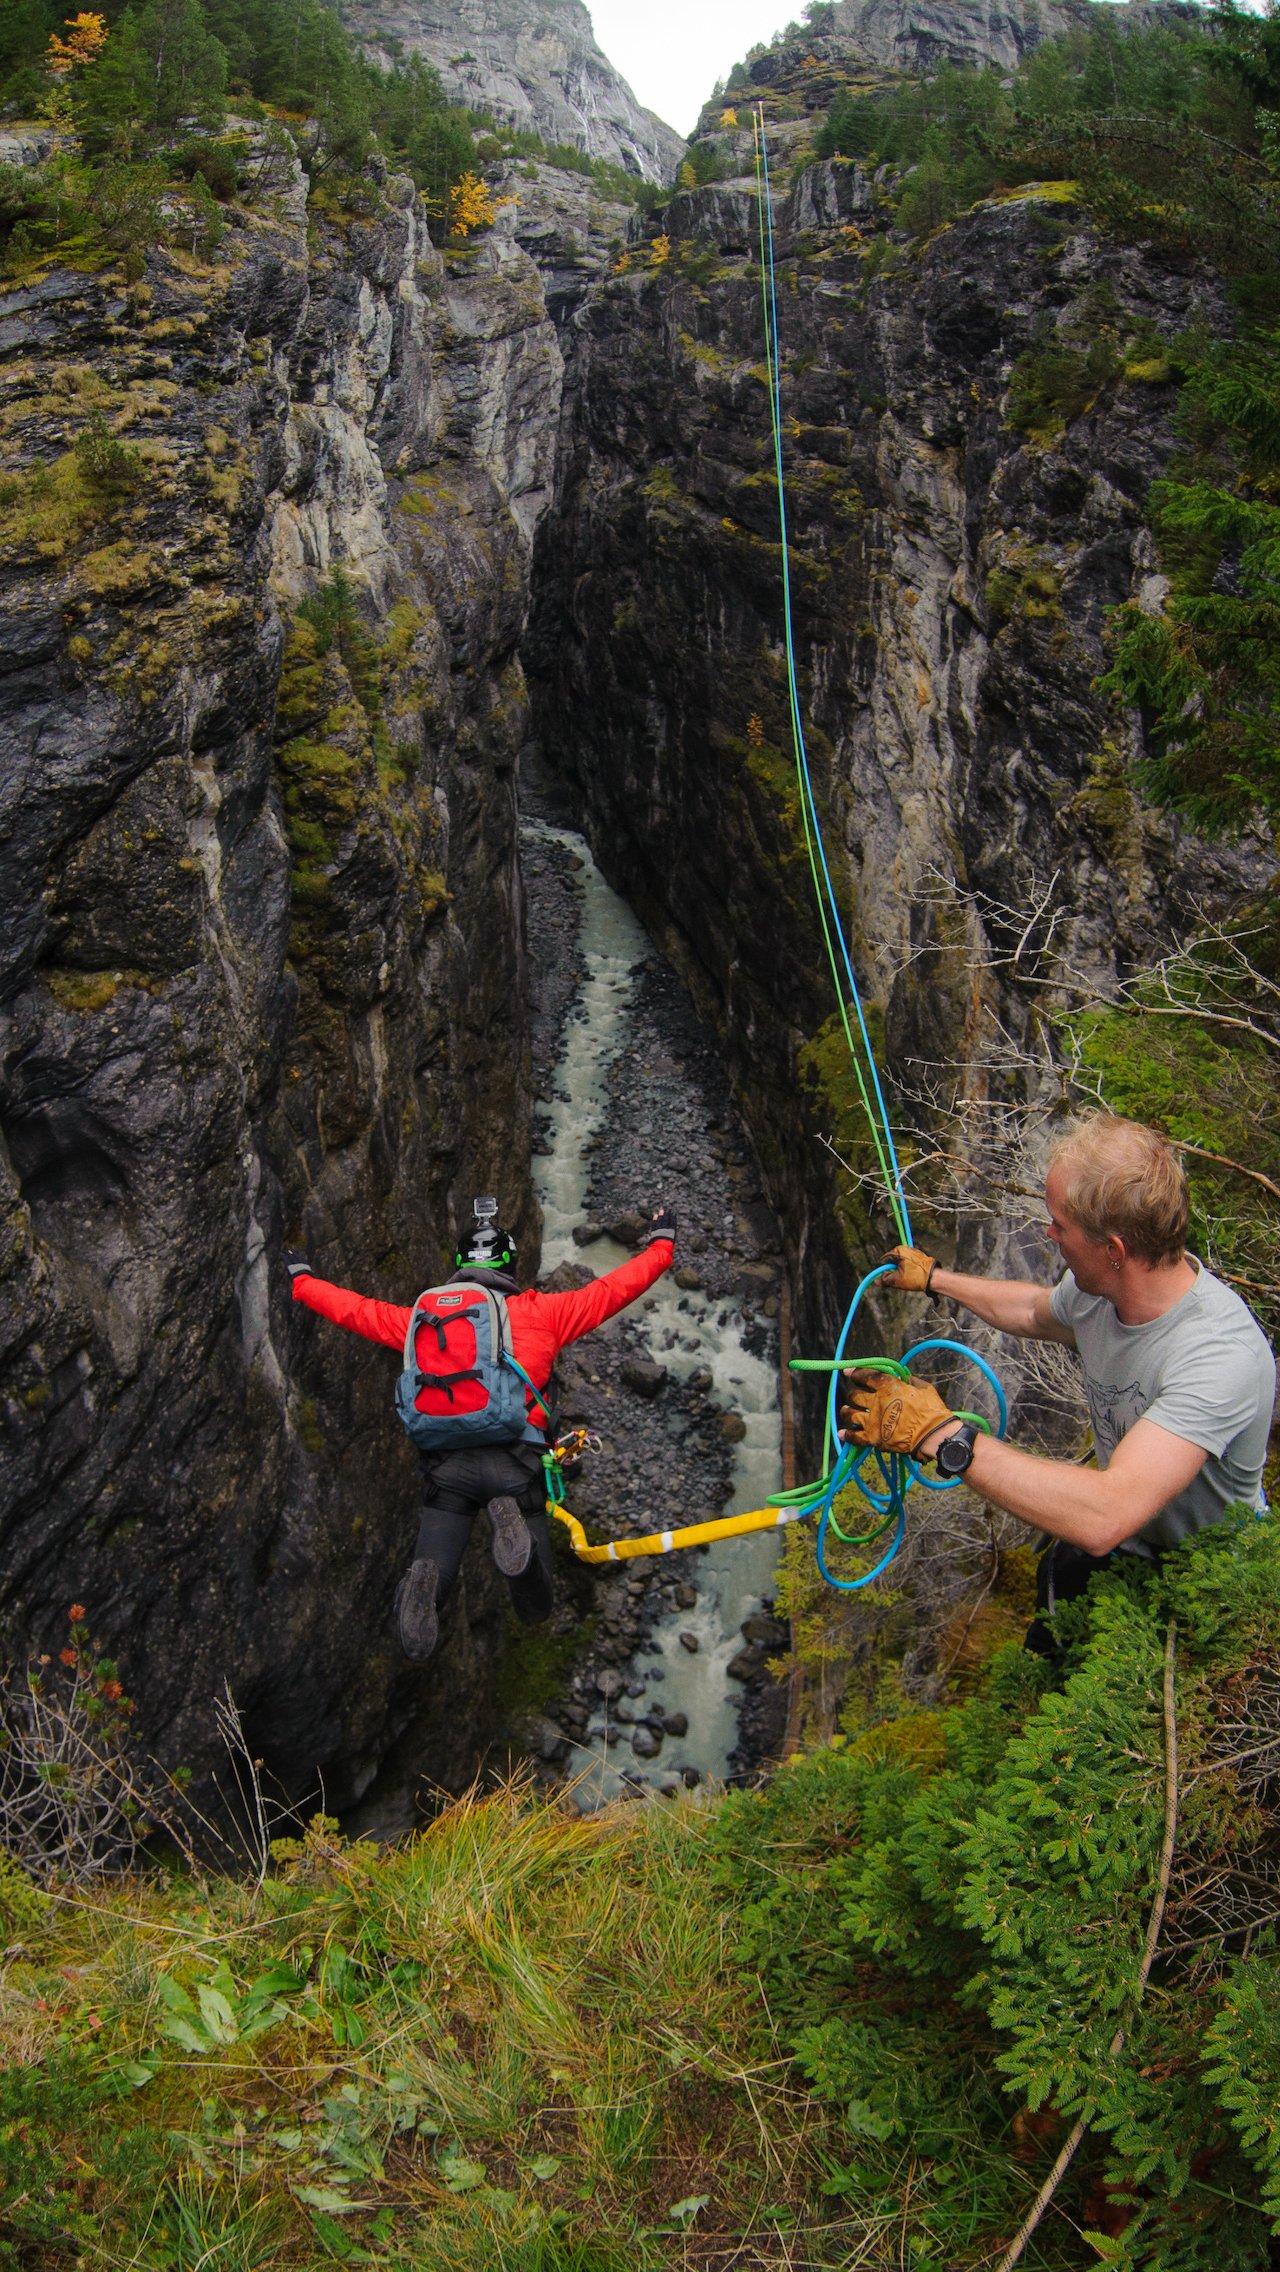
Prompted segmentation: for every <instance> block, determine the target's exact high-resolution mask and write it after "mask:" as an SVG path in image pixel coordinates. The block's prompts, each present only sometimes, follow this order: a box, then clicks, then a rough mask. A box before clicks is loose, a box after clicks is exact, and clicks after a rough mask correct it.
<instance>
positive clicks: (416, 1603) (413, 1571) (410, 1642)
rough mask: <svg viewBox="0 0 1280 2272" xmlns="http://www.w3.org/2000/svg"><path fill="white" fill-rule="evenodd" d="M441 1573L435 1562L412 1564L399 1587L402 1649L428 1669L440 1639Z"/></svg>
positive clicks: (398, 1611)
mask: <svg viewBox="0 0 1280 2272" xmlns="http://www.w3.org/2000/svg"><path fill="white" fill-rule="evenodd" d="M438 1584H439V1573H438V1571H437V1569H436V1566H435V1563H434V1562H424V1561H417V1562H413V1563H411V1564H410V1566H409V1568H408V1569H407V1570H406V1571H405V1574H404V1576H403V1578H402V1579H401V1580H400V1583H399V1585H398V1586H397V1587H396V1602H395V1610H396V1625H397V1627H398V1628H399V1633H400V1646H401V1648H402V1649H403V1650H404V1653H405V1655H406V1657H409V1658H411V1659H412V1661H413V1663H414V1664H415V1665H425V1663H426V1661H427V1659H428V1657H429V1656H431V1654H432V1652H433V1651H434V1649H435V1645H436V1642H437V1641H438V1640H439V1638H440V1619H439V1616H438V1615H437V1612H436V1587H437V1585H438Z"/></svg>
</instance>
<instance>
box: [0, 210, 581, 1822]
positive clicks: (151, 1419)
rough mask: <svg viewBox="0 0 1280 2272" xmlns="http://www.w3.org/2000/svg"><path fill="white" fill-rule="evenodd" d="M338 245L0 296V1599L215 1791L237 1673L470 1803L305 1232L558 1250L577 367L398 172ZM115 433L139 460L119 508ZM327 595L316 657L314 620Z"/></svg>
mask: <svg viewBox="0 0 1280 2272" xmlns="http://www.w3.org/2000/svg"><path fill="white" fill-rule="evenodd" d="M312 232H313V235H312V250H311V253H310V256H309V254H308V244H307V216H306V213H305V210H304V205H303V200H302V195H301V188H300V184H299V182H298V181H297V180H296V179H292V178H285V179H280V180H277V181H276V182H275V183H274V184H273V185H272V186H271V194H270V195H268V196H265V197H264V199H263V201H262V203H261V205H260V206H259V207H258V209H257V210H256V211H254V212H253V213H250V214H249V215H247V216H236V218H235V222H234V225H233V227H232V228H230V229H229V230H228V233H227V239H226V240H225V243H224V247H223V249H222V250H221V252H220V256H219V259H220V265H219V266H218V267H216V268H200V267H199V266H198V265H197V264H196V263H194V262H191V263H186V264H181V263H179V262H177V261H175V260H171V259H167V258H165V257H160V258H157V259H156V260H154V261H153V263H152V267H151V271H150V273H149V275H148V277H147V279H146V280H145V281H144V282H143V283H142V284H140V285H138V286H135V287H132V288H128V287H124V286H116V285H113V283H112V282H111V280H110V278H103V277H100V276H86V275H80V274H77V273H75V272H73V271H64V272H54V273H52V274H51V275H48V276H46V277H42V278H41V279H39V280H38V281H37V282H36V283H34V284H33V285H31V286H30V287H29V288H27V289H24V290H22V291H18V292H12V293H10V294H9V295H8V297H7V299H6V301H5V303H4V305H3V307H2V308H0V319H2V320H3V322H4V331H3V335H2V336H3V338H4V340H5V341H6V342H7V349H6V355H5V360H4V363H3V365H2V366H0V388H2V390H3V401H4V407H5V413H6V418H7V421H8V427H7V430H8V433H9V436H10V456H9V465H10V468H11V469H16V470H15V480H14V483H13V484H11V487H12V488H13V489H14V491H15V492H16V493H15V494H12V495H9V494H7V497H6V502H5V504H4V506H3V508H2V509H0V559H2V562H3V569H4V589H5V595H6V596H5V607H4V620H3V625H2V626H0V652H2V655H3V663H2V666H0V667H2V670H3V677H2V678H0V687H2V688H3V694H2V696H0V773H2V779H3V810H4V815H5V821H4V834H3V839H2V840H0V889H2V890H3V894H4V902H5V906H6V911H7V921H6V924H5V928H4V936H3V941H2V942H0V1130H2V1132H3V1143H2V1144H0V1210H2V1213H3V1229H4V1251H5V1267H4V1275H3V1280H2V1281H0V1317H2V1319H3V1332H2V1334H0V1349H2V1351H3V1356H2V1358H0V1399H2V1409H3V1413H4V1419H5V1434H4V1439H3V1455H2V1456H3V1484H2V1487H0V1489H2V1505H3V1525H2V1527H0V1603H2V1615H3V1626H4V1631H5V1634H6V1637H7V1640H8V1643H9V1645H10V1647H12V1648H13V1649H15V1650H16V1651H18V1652H19V1653H23V1652H25V1649H26V1648H27V1647H28V1646H29V1645H33V1644H34V1645H44V1646H48V1645H49V1639H50V1636H51V1635H57V1634H58V1633H59V1632H60V1629H61V1626H62V1622H63V1620H64V1619H65V1612H66V1607H67V1605H68V1603H70V1602H71V1601H72V1600H73V1599H76V1600H79V1601H82V1602H84V1603H86V1604H87V1605H88V1607H89V1611H90V1616H91V1619H92V1621H93V1629H94V1631H95V1632H97V1633H100V1634H101V1636H102V1638H103V1640H104V1641H105V1642H107V1643H109V1644H110V1645H111V1647H112V1649H113V1651H114V1653H115V1654H117V1655H118V1657H119V1659H120V1661H121V1666H122V1674H123V1677H124V1678H125V1680H126V1683H127V1684H128V1685H129V1686H130V1687H131V1688H132V1689H133V1690H134V1691H135V1692H136V1694H137V1695H138V1699H139V1705H140V1724H141V1725H143V1727H144V1729H145V1733H146V1734H147V1736H148V1738H149V1739H150V1740H151V1741H152V1742H154V1743H155V1744H156V1745H157V1746H158V1747H159V1748H160V1749H161V1750H162V1752H163V1754H164V1756H165V1757H166V1758H168V1759H170V1760H181V1761H185V1762H186V1763H188V1764H189V1765H190V1766H192V1767H193V1768H194V1769H196V1770H197V1771H198V1773H200V1774H202V1775H203V1774H205V1773H207V1772H208V1771H209V1770H210V1769H211V1768H212V1767H213V1765H214V1763H215V1760H216V1744H215V1742H214V1737H213V1731H212V1724H211V1709H212V1703H213V1699H214V1698H215V1696H217V1695H218V1694H219V1693H220V1692H221V1690H222V1688H223V1685H224V1683H229V1684H230V1686H231V1688H232V1690H233V1692H234V1694H235V1697H236V1700H237V1702H238V1704H239V1706H240V1708H241V1711H242V1713H243V1715H244V1720H245V1725H246V1732H247V1735H248V1739H249V1742H250V1744H251V1746H252V1748H253V1751H254V1753H255V1756H261V1757H262V1758H263V1759H264V1761H265V1764H266V1769H267V1771H268V1774H269V1775H270V1776H272V1777H274V1778H275V1779H276V1780H277V1782H279V1783H280V1784H282V1785H283V1786H284V1788H285V1789H286V1790H287V1791H288V1792H289V1793H290V1794H291V1795H292V1796H294V1797H295V1798H298V1799H302V1798H306V1797H309V1798H310V1799H311V1800H312V1801H313V1803H318V1800H319V1779H320V1778H323V1789H324V1793H325V1802H326V1803H327V1804H328V1805H330V1806H340V1805H342V1804H344V1803H347V1802H349V1801H350V1800H351V1799H352V1798H353V1797H354V1796H355V1795H357V1794H358V1793H359V1792H360V1791H361V1790H362V1789H363V1788H364V1787H365V1786H366V1785H367V1784H368V1783H369V1781H370V1779H371V1778H372V1776H373V1775H374V1774H375V1772H376V1769H377V1767H378V1764H379V1762H380V1760H381V1759H382V1758H383V1756H384V1755H385V1754H386V1752H387V1750H388V1748H389V1746H390V1745H391V1743H392V1742H393V1740H394V1739H395V1738H396V1736H397V1734H398V1733H399V1732H400V1731H401V1730H403V1729H405V1728H406V1727H407V1726H409V1725H410V1724H411V1723H416V1724H417V1725H418V1727H419V1729H420V1741H419V1745H418V1753H419V1757H420V1759H421V1763H422V1767H423V1770H424V1772H425V1773H426V1774H427V1775H429V1776H430V1777H432V1778H433V1779H435V1780H436V1781H438V1782H441V1783H445V1784H450V1783H457V1782H458V1781H460V1780H465V1779H466V1778H467V1777H468V1776H469V1775H470V1773H471V1772H473V1770H474V1766H475V1763H476V1761H477V1758H478V1757H479V1755H480V1752H481V1750H482V1748H483V1741H484V1731H485V1725H486V1711H487V1704H486V1698H487V1692H488V1688H489V1684H490V1677H491V1672H492V1664H493V1656H494V1651H495V1649H496V1647H497V1645H498V1643H497V1640H496V1635H497V1634H498V1632H500V1629H501V1621H500V1618H499V1617H498V1616H497V1615H496V1614H494V1611H493V1601H492V1593H493V1585H492V1578H491V1574H490V1573H489V1572H488V1569H487V1562H485V1561H482V1560H481V1559H480V1558H479V1557H477V1561H476V1567H475V1569H474V1570H473V1571H471V1572H470V1574H469V1577H468V1585H467V1590H466V1591H465V1592H464V1594H463V1595H462V1597H461V1598H460V1599H459V1602H458V1604H457V1606H456V1608H453V1609H451V1613H450V1617H449V1619H448V1620H446V1633H445V1643H444V1646H443V1648H442V1651H441V1656H440V1659H439V1663H438V1667H433V1668H431V1670H430V1671H428V1672H427V1673H426V1674H425V1675H424V1674H417V1673H413V1672H411V1671H410V1670H409V1668H407V1667H406V1665H405V1664H404V1662H403V1660H402V1659H401V1658H400V1657H399V1655H398V1652H397V1649H396V1646H395V1643H394V1639H393V1636H392V1632H391V1629H390V1622H389V1619H390V1602H391V1594H392V1590H393V1587H394V1583H395V1578H396V1574H397V1571H398V1568H399V1567H400V1565H401V1564H402V1562H403V1560H404V1558H405V1556H406V1554H407V1552H408V1550H409V1548H410V1547H411V1544H412V1540H413V1536H414V1530H415V1525H416V1503H417V1498H418V1480H417V1475H416V1463H415V1461H414V1459H413V1457H412V1455H411V1453H410V1451H409V1448H408V1446H407V1444H406V1443H404V1441H403V1440H397V1439H398V1430H397V1428H396V1423H395V1420H394V1416H393V1414H392V1410H391V1391H392V1386H393V1382H394V1376H395V1370H396V1360H395V1357H394V1355H393V1353H392V1352H390V1351H382V1350H374V1349H373V1348H371V1347H370V1346H369V1345H368V1344H366V1343H363V1342H359V1341H355V1340H351V1339H349V1338H347V1337H345V1336H341V1335H339V1334H338V1333H336V1332H335V1331H334V1329H333V1328H331V1327H327V1326H325V1325H323V1324H322V1323H321V1321H319V1320H318V1319H316V1318H314V1317H312V1316H310V1315H309V1314H308V1313H304V1312H303V1311H302V1310H301V1309H299V1308H297V1307H296V1306H294V1305H293V1304H292V1303H291V1301H290V1299H289V1283H288V1280H287V1278H286V1277H285V1276H284V1274H283V1271H282V1265H281V1254H282V1246H283V1243H284V1241H285V1239H286V1237H287V1239H288V1241H289V1243H291V1244H296V1245H302V1246H305V1248H306V1250H307V1252H308V1253H309V1255H310V1257H311V1259H312V1261H313V1263H314V1265H315V1267H316V1269H317V1270H318V1271H319V1272H320V1273H321V1274H322V1275H325V1276H329V1277H332V1278H335V1279H337V1280H339V1281H341V1282H344V1283H347V1284H353V1285H357V1286H359V1287H361V1288H362V1289H364V1290H367V1291H369V1292H374V1293H381V1294H385V1295H387V1296H388V1297H390V1298H392V1299H396V1300H400V1301H407V1300H410V1299H412V1297H413V1295H414V1294H415V1293H416V1292H417V1290H418V1289H419V1287H420V1286H421V1285H423V1284H425V1283H429V1282H430V1281H431V1279H432V1278H433V1277H438V1276H439V1275H441V1274H442V1272H443V1269H444V1267H445V1265H446V1258H447V1250H448V1245H447V1242H448V1239H449V1236H450V1228H451V1219H452V1218H453V1217H454V1215H455V1214H456V1212H457V1211H458V1210H463V1211H464V1212H465V1209H466V1203H467V1201H468V1199H469V1196H470V1193H471V1192H472V1191H473V1190H475V1189H479V1188H493V1189H494V1190H496V1191H498V1192H500V1193H501V1194H502V1195H503V1205H504V1211H506V1212H508V1213H514V1214H515V1215H516V1216H517V1219H518V1227H520V1228H522V1229H525V1230H531V1228H532V1226H531V1224H530V1222H529V1202H528V1196H527V1185H526V1180H525V1162H526V1159H527V1153H528V1134H529V1122H528V1099H527V1095H526V1090H525V1076H524V1072H523V1064H524V1048H525V1038H524V1014H523V1010H522V1007H521V992H522V986H521V971H520V961H519V954H520V949H519V923H518V919H517V912H516V910H517V896H518V885H517V868H516V851H515V794H514V765H515V756H516V751H517V749H518V746H519V743H520V739H521V737H522V733H523V730H524V711H525V703H524V691H523V681H522V677H521V672H520V668H519V664H518V662H517V660H516V652H515V651H516V645H517V641H518V639H519V636H520V633H521V629H522V625H523V620H524V611H525V597H526V591H527V570H528V562H529V539H530V535H531V532H532V528H533V525H534V523H535V521H536V518H537V514H538V512H539V510H540V509H541V505H542V503H543V501H544V499H545V497H546V495H547V493H548V489H549V481H550V464H551V457H550V452H551V445H552V422H553V420H554V413H555V407H556V403H557V399H558V388H559V376H560V361H559V356H558V353H557V350H556V348H555V344H554V337H553V334H552V332H551V328H550V326H549V324H548V322H547V319H546V314H545V308H544V306H543V302H542V296H541V293H540V291H539V289H538V285H537V279H536V275H535V273H534V271H533V270H532V268H531V267H530V265H529V263H528V262H527V261H526V260H525V259H524V257H523V255H521V254H520V253H519V252H518V251H517V250H516V249H515V248H514V247H513V246H511V245H510V244H506V245H503V244H496V245H494V246H493V247H491V248H489V249H488V250H487V251H481V252H480V254H479V255H478V256H475V257H473V258H472V259H471V260H470V261H469V262H468V263H466V264H465V266H463V267H462V268H461V269H460V271H459V273H457V274H453V273H450V272H449V270H447V269H446V266H445V264H444V263H443V262H442V261H441V259H440V257H439V256H438V255H437V254H436V253H435V251H434V250H433V248H432V246H431V244H430V241H429V238H428V236H427V233H426V228H425V224H424V220H423V217H422V212H421V208H420V206H419V205H418V204H417V201H416V199H415V198H414V196H413V193H412V189H411V186H410V185H409V184H408V183H407V182H406V183H396V182H392V183H390V184H387V185H385V196H384V198H383V200H382V202H381V207H380V209H379V210H375V211H374V212H373V214H372V215H371V217H368V218H361V217H360V216H359V215H348V216H342V217H340V218H339V219H338V221H337V222H336V223H332V222H331V223H320V224H318V225H317V224H316V223H315V220H314V216H313V217H312ZM94 411H101V413H102V414H103V417H104V418H105V420H106V423H107V427H108V429H109V431H111V432H112V433H113V434H115V435H118V436H119V437H120V440H121V443H122V445H124V446H127V447H129V448H133V449H137V450H139V451H140V452H141V453H142V463H141V465H140V466H135V468H134V469H133V474H132V475H131V476H130V477H129V478H128V479H126V480H125V481H123V482H118V483H117V484H116V486H114V487H113V486H112V481H111V479H110V478H108V477H106V476H104V477H103V478H101V479H95V476H94V474H93V470H92V465H91V463H90V462H89V461H86V460H85V459H84V458H83V456H77V453H76V451H75V446H74V445H75V442H76V438H77V436H80V435H83V434H84V433H85V432H86V431H87V430H88V428H89V424H90V418H91V414H92V413H93V412H94ZM42 466H43V467H44V468H45V470H44V471H43V472H42V471H41V470H40V469H41V467H42ZM139 476H140V478H139ZM338 567H340V568H341V569H342V571H343V574H344V576H345V577H346V579H347V585H348V597H347V600H346V602H345V603H344V610H345V611H340V612H342V615H343V619H342V623H341V625H340V626H339V628H338V630H337V631H336V632H334V634H333V636H332V637H330V638H329V640H328V641H327V643H326V641H325V639H324V638H323V637H322V636H321V634H320V633H319V632H318V631H317V629H316V627H315V625H314V624H310V625H309V624H308V623H307V622H305V621H303V620H301V619H299V618H298V617H297V615H296V613H295V612H294V610H295V609H296V606H297V603H298V602H299V601H301V600H302V599H303V598H304V596H306V595H308V594H311V593H314V592H315V590H316V588H317V586H324V585H327V583H328V581H329V579H330V578H331V573H332V571H333V570H334V569H335V568H338ZM282 672H283V675H282ZM277 696H279V699H278V700H277ZM445 1699H447V1708H446V1706H445V1701H444V1700H445Z"/></svg>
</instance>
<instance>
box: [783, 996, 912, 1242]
mask: <svg viewBox="0 0 1280 2272" xmlns="http://www.w3.org/2000/svg"><path fill="white" fill-rule="evenodd" d="M863 1014H864V1016H865V1018H866V1022H867V1031H868V1034H869V1035H870V1039H871V1046H872V1049H873V1051H874V1052H875V1057H876V1061H877V1063H882V1062H883V1059H884V1013H883V1011H882V1010H881V1009H880V1008H879V1007H878V1005H877V1004H875V1003H874V1002H864V1004H863ZM851 1024H852V1032H853V1049H851V1048H850V1044H849V1039H848V1037H847V1035H846V1033H845V1029H844V1023H843V1020H842V1019H841V1018H840V1016H839V1014H838V1012H833V1013H832V1015H831V1016H830V1017H829V1018H828V1019H827V1020H826V1022H825V1024H823V1025H822V1026H821V1027H820V1028H819V1030H818V1032H817V1033H816V1034H815V1035H814V1037H813V1039H812V1040H811V1041H807V1042H805V1043H804V1045H803V1046H802V1047H801V1049H800V1050H799V1052H798V1054H797V1057H796V1071H797V1073H798V1074H799V1077H800V1083H801V1087H802V1088H803V1090H804V1093H805V1096H806V1100H807V1102H808V1105H809V1110H810V1113H811V1115H812V1117H813V1119H814V1121H815V1122H816V1123H817V1125H818V1127H819V1128H820V1129H821V1131H822V1133H823V1135H824V1136H826V1137H827V1138H828V1140H829V1141H830V1143H831V1144H832V1145H833V1146H834V1148H835V1150H836V1152H837V1153H838V1154H839V1156H840V1158H841V1159H842V1160H843V1161H844V1162H845V1163H846V1164H847V1166H848V1167H849V1168H850V1169H851V1170H852V1171H853V1173H854V1174H855V1175H858V1176H870V1177H877V1176H878V1173H879V1168H878V1162H877V1155H876V1149H875V1143H874V1140H873V1138H872V1134H871V1129H870V1126H869V1123H868V1119H867V1108H866V1105H865V1103H864V1101H863V1094H862V1089H861V1087H860V1086H859V1079H858V1074H859V1068H861V1071H862V1078H863V1081H864V1083H865V1084H866V1086H867V1088H868V1090H869V1091H870V1090H871V1083H870V1080H869V1078H868V1073H867V1068H866V1063H865V1052H864V1050H863V1046H862V1040H861V1036H860V1034H859V1032H858V1028H857V1025H856V1023H853V1022H852V1020H851ZM872 1093H874V1092H872ZM899 1156H900V1157H901V1158H902V1160H903V1163H904V1165H905V1164H906V1160H907V1158H908V1156H909V1154H908V1153H907V1152H906V1151H904V1150H903V1147H902V1146H899ZM836 1220H837V1223H838V1225H839V1229H840V1235H841V1238H842V1239H843V1241H844V1245H845V1248H846V1251H847V1252H848V1254H849V1256H850V1259H851V1260H853V1261H858V1260H860V1259H861V1258H862V1256H863V1254H864V1251H865V1248H864V1243H863V1242H864V1241H865V1235H866V1209H865V1207H864V1205H863V1203H862V1201H861V1200H860V1199H859V1197H858V1194H857V1190H856V1189H855V1190H854V1191H852V1192H846V1193H844V1194H843V1195H842V1196H841V1198H840V1199H839V1200H838V1202H837V1205H836Z"/></svg>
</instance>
